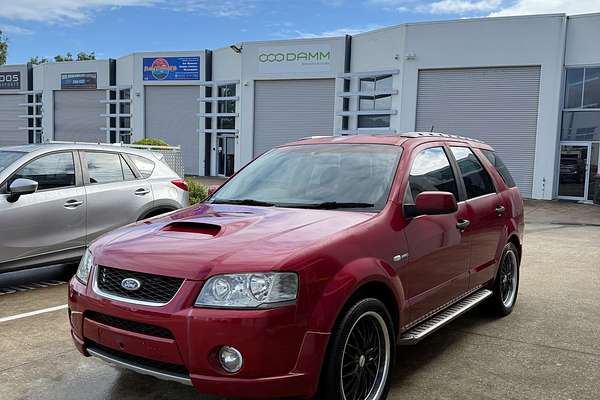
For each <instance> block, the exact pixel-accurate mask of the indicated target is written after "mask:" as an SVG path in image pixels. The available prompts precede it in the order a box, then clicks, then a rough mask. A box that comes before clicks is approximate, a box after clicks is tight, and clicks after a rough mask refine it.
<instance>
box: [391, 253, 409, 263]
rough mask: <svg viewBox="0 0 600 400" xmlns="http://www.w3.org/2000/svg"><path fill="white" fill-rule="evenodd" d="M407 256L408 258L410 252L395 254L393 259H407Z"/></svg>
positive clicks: (396, 260) (395, 260)
mask: <svg viewBox="0 0 600 400" xmlns="http://www.w3.org/2000/svg"><path fill="white" fill-rule="evenodd" d="M407 258H408V253H404V254H398V255H396V256H394V258H392V261H394V262H398V261H402V260H406V259H407Z"/></svg>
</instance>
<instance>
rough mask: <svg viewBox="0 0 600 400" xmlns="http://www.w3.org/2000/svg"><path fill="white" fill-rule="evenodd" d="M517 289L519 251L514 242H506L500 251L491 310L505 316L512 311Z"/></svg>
mask: <svg viewBox="0 0 600 400" xmlns="http://www.w3.org/2000/svg"><path fill="white" fill-rule="evenodd" d="M518 291H519V253H518V250H517V248H516V247H515V245H514V244H512V243H508V244H507V245H506V246H505V247H504V250H503V252H502V258H501V259H500V265H499V266H498V272H497V273H496V279H495V281H494V294H493V296H492V297H491V300H490V306H491V308H492V311H493V312H495V313H496V314H497V315H500V316H505V315H508V314H510V313H511V312H512V310H513V308H514V306H515V302H516V301H517V294H518Z"/></svg>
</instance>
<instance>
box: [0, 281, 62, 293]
mask: <svg viewBox="0 0 600 400" xmlns="http://www.w3.org/2000/svg"><path fill="white" fill-rule="evenodd" d="M65 283H67V282H64V281H56V280H48V281H40V282H33V283H23V284H21V285H14V286H7V287H0V296H4V295H5V294H12V293H18V292H27V291H29V290H35V289H43V288H47V287H49V286H58V285H64V284H65Z"/></svg>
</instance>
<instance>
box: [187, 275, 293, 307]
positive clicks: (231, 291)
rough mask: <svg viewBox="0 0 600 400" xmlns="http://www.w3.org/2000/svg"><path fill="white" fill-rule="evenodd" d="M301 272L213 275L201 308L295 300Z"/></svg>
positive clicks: (200, 299) (202, 294) (199, 301)
mask: <svg viewBox="0 0 600 400" xmlns="http://www.w3.org/2000/svg"><path fill="white" fill-rule="evenodd" d="M297 294H298V275H296V274H295V273H291V272H269V273H253V274H228V275H217V276H213V277H212V278H210V279H209V280H208V282H206V284H205V285H204V287H202V291H201V292H200V295H199V296H198V299H197V300H196V306H199V307H221V308H258V307H261V306H267V307H268V306H277V304H278V303H284V302H286V303H287V302H290V301H294V300H296V295H297Z"/></svg>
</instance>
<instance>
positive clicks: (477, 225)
mask: <svg viewBox="0 0 600 400" xmlns="http://www.w3.org/2000/svg"><path fill="white" fill-rule="evenodd" d="M450 151H451V153H452V155H453V157H454V159H455V160H456V163H457V165H458V169H459V171H460V174H461V181H462V183H463V185H464V189H465V192H466V196H467V200H466V202H465V204H466V210H465V211H466V215H465V219H467V220H468V221H469V222H470V224H469V226H468V227H467V228H466V229H465V231H464V239H465V240H466V241H467V242H468V243H469V245H470V248H471V257H470V263H469V287H470V288H475V287H477V286H479V285H481V284H483V283H485V282H487V281H488V280H490V279H492V278H493V276H494V270H495V269H494V268H493V267H494V265H495V264H496V261H497V260H496V250H497V249H498V246H499V242H500V239H501V237H502V234H503V228H504V216H505V213H506V204H505V200H504V199H503V198H502V196H500V194H498V193H497V190H496V186H495V184H494V181H493V179H492V177H491V176H490V174H489V172H488V171H487V170H486V169H485V167H484V166H483V164H482V162H481V161H480V160H479V158H478V157H477V156H476V155H475V153H474V151H473V150H472V149H471V148H469V147H467V146H466V145H465V146H460V145H451V146H450Z"/></svg>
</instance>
